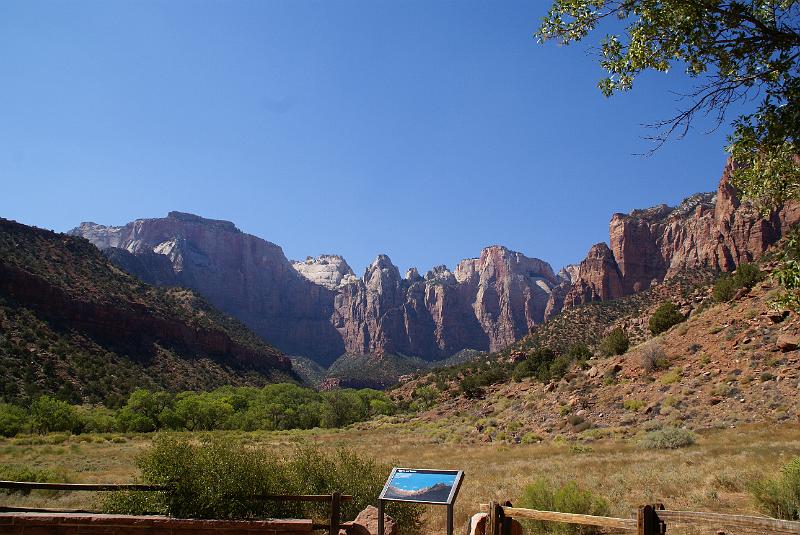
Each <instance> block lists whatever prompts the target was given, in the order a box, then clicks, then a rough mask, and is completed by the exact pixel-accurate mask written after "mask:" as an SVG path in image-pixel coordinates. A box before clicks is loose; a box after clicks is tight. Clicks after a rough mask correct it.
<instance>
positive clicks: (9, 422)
mask: <svg viewBox="0 0 800 535" xmlns="http://www.w3.org/2000/svg"><path fill="white" fill-rule="evenodd" d="M26 427H28V414H27V413H26V412H25V410H23V409H22V408H21V407H17V406H16V405H10V404H8V403H0V436H3V437H13V436H15V435H16V434H17V433H19V432H20V431H22V430H23V429H25V428H26Z"/></svg>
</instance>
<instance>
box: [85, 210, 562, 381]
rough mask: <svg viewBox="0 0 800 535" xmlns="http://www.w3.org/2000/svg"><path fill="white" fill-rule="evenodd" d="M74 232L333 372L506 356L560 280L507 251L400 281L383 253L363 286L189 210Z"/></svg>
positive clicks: (332, 260) (341, 271)
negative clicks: (471, 353)
mask: <svg viewBox="0 0 800 535" xmlns="http://www.w3.org/2000/svg"><path fill="white" fill-rule="evenodd" d="M71 233H72V234H75V235H79V236H83V237H85V238H87V239H88V240H90V241H91V242H92V243H94V244H95V245H96V246H97V247H99V248H101V249H103V250H104V251H105V252H106V254H107V255H108V257H109V258H110V259H111V260H112V261H114V262H115V263H116V264H117V265H118V266H120V267H121V268H122V269H124V270H126V271H128V272H130V273H132V274H134V275H136V276H138V277H139V278H141V279H142V280H144V281H146V282H150V283H153V284H158V285H167V286H184V287H187V288H191V289H193V290H196V291H198V292H199V293H201V294H202V295H203V296H205V297H206V298H207V299H208V300H209V301H210V302H211V303H213V304H214V305H215V306H217V307H219V308H220V309H221V310H223V311H225V312H227V313H229V314H231V315H233V316H235V317H237V318H238V319H239V320H241V321H242V322H243V323H245V324H246V325H247V326H248V327H250V328H251V329H253V330H254V331H255V332H257V333H258V334H260V335H261V336H262V337H264V339H265V340H269V341H270V342H271V343H274V344H275V345H276V346H277V347H279V348H280V349H282V350H283V351H285V352H286V353H289V354H294V355H304V356H308V357H311V358H313V359H315V360H316V361H317V362H320V363H322V364H324V365H328V364H330V363H331V362H333V361H334V360H335V359H336V358H338V357H340V356H341V355H343V354H350V355H366V354H381V353H396V354H402V355H408V356H414V357H420V358H422V359H425V360H438V359H443V358H446V357H449V356H451V355H453V354H455V353H458V352H459V351H462V350H464V349H476V350H482V351H487V350H498V349H501V348H503V347H505V346H507V345H508V344H510V343H512V342H514V341H515V340H517V339H519V338H520V337H521V336H523V335H525V334H526V333H527V332H528V331H529V329H530V328H531V327H532V326H533V325H535V324H538V323H541V322H542V321H543V320H544V319H545V316H546V314H548V313H553V312H554V311H553V310H552V308H551V309H550V310H548V302H549V301H550V293H551V290H552V289H553V288H554V287H556V286H558V285H559V284H560V283H561V282H562V279H560V278H559V277H557V276H556V275H555V274H554V273H553V270H552V269H551V267H550V265H549V264H547V263H546V262H543V261H542V260H538V259H534V258H528V257H526V256H524V255H522V254H520V253H516V252H513V251H510V250H508V249H506V248H505V247H501V246H492V247H487V248H486V249H484V250H483V251H481V254H480V256H479V257H478V258H473V259H468V260H463V261H461V262H460V263H459V264H458V265H457V266H456V268H455V270H454V271H452V272H451V271H450V270H448V269H447V268H446V267H445V266H439V267H436V268H434V269H432V270H431V271H429V272H428V273H426V274H425V276H424V277H423V276H420V275H419V273H418V272H417V270H416V269H413V268H412V269H410V270H409V271H408V272H407V273H406V275H405V276H401V275H400V272H399V270H398V268H397V267H396V266H395V265H394V264H393V263H392V262H391V260H390V259H389V257H387V256H385V255H379V256H378V257H377V258H376V259H375V261H374V262H373V263H372V264H371V265H370V266H369V267H367V269H366V271H365V273H364V275H363V276H362V277H361V278H359V277H356V276H355V274H354V273H353V271H352V269H351V268H350V267H349V266H348V265H347V263H346V262H345V261H344V259H343V258H341V257H339V256H336V255H323V256H320V257H318V258H308V259H306V260H305V261H300V262H290V261H289V260H288V259H287V258H286V256H285V255H284V254H283V251H282V250H281V248H280V247H278V246H277V245H275V244H273V243H270V242H267V241H265V240H262V239H261V238H258V237H256V236H252V235H250V234H245V233H243V232H241V231H240V230H239V229H237V228H236V227H235V226H234V224H233V223H230V222H227V221H216V220H210V219H204V218H201V217H199V216H196V215H192V214H185V213H180V212H170V213H169V215H168V216H167V217H165V218H157V219H140V220H136V221H134V222H131V223H129V224H127V225H125V226H122V227H106V226H102V225H98V224H96V223H83V224H81V225H80V226H79V227H77V228H76V229H74V230H73V231H71ZM555 312H557V310H556V311H555Z"/></svg>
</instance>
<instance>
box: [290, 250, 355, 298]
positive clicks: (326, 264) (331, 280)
mask: <svg viewBox="0 0 800 535" xmlns="http://www.w3.org/2000/svg"><path fill="white" fill-rule="evenodd" d="M292 267H294V269H295V270H297V272H298V273H300V274H301V275H302V276H303V277H305V278H306V279H308V280H310V281H311V282H313V283H316V284H319V285H320V286H324V287H325V288H328V289H329V290H335V289H336V288H339V287H341V286H344V285H346V284H350V283H353V282H357V281H358V280H359V279H358V277H356V275H355V273H353V270H352V269H351V268H350V266H349V265H348V264H347V262H345V260H344V258H342V257H341V256H339V255H320V256H318V257H316V258H313V257H310V256H309V257H308V258H306V259H305V260H304V261H302V262H300V261H297V260H294V261H292Z"/></svg>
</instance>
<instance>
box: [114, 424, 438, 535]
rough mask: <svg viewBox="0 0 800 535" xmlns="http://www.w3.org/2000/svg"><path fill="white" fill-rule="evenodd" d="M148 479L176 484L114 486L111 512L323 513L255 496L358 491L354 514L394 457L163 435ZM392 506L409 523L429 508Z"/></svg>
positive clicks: (150, 459)
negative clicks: (133, 488) (152, 489)
mask: <svg viewBox="0 0 800 535" xmlns="http://www.w3.org/2000/svg"><path fill="white" fill-rule="evenodd" d="M137 465H138V467H139V469H140V470H141V474H142V479H143V480H144V481H145V482H146V483H148V484H153V485H163V486H166V487H168V489H169V490H168V491H166V492H163V493H144V492H138V493H135V495H134V493H126V492H122V493H111V494H110V495H109V496H108V497H107V498H106V500H105V502H104V503H103V510H104V512H110V513H121V514H137V513H139V514H141V513H143V512H157V513H162V514H169V515H171V516H175V517H182V518H222V519H247V518H281V517H284V518H285V517H311V518H316V519H322V518H323V516H324V514H325V513H324V511H323V510H322V509H320V504H318V503H317V504H315V503H292V502H277V501H269V500H253V499H249V498H248V497H250V496H254V495H263V494H329V493H331V492H333V491H340V492H342V493H345V494H352V495H353V500H352V501H351V502H345V503H343V505H342V513H343V515H344V516H345V517H349V518H354V517H355V516H356V514H357V513H358V511H360V510H361V509H363V508H364V507H366V506H367V505H369V504H370V503H372V502H373V501H374V499H375V497H376V496H377V495H378V494H379V493H380V491H381V489H382V488H383V482H384V480H385V479H386V476H387V475H388V473H389V470H390V468H391V465H385V466H384V465H381V464H378V463H376V462H375V461H373V460H371V459H368V458H364V457H361V456H359V455H358V454H356V453H354V452H352V451H349V450H346V449H340V450H335V451H333V452H328V451H325V450H322V449H319V448H316V447H314V446H306V447H302V448H298V449H297V450H295V451H293V452H292V453H290V454H288V455H287V456H285V457H279V456H276V455H275V454H274V453H273V452H271V451H267V450H264V449H262V448H260V447H257V446H251V445H247V444H243V443H241V442H232V441H230V440H225V439H224V438H222V437H212V438H210V439H207V440H201V441H200V442H197V438H192V437H186V436H157V437H156V438H155V439H154V441H153V446H152V447H151V448H150V449H149V450H148V451H146V452H145V453H144V454H143V455H142V456H140V457H139V459H138V460H137ZM387 511H388V512H389V514H391V515H393V516H394V517H395V518H396V519H397V521H398V523H399V524H400V526H401V528H402V529H404V530H409V531H414V530H416V529H417V528H418V526H419V523H420V518H421V512H422V509H421V508H420V507H419V506H415V505H409V504H391V505H390V506H389V507H388V508H387Z"/></svg>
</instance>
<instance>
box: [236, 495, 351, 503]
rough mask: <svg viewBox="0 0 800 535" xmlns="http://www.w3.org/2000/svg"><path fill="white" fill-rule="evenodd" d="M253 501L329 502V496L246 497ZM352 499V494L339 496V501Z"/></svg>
mask: <svg viewBox="0 0 800 535" xmlns="http://www.w3.org/2000/svg"><path fill="white" fill-rule="evenodd" d="M248 497H249V498H253V499H254V500H271V501H279V502H330V501H331V495H330V494H305V495H292V494H269V495H263V496H248ZM352 499H353V496H352V494H340V495H339V500H340V501H343V502H349V501H351V500H352Z"/></svg>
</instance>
